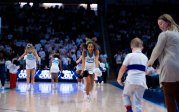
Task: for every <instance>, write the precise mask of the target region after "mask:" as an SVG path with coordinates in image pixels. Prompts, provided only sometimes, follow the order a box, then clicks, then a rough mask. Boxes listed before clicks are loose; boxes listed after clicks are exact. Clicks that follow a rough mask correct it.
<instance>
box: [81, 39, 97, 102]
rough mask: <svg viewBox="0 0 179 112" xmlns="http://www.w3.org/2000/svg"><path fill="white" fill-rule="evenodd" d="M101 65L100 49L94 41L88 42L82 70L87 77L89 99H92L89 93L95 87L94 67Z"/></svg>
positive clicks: (84, 52)
mask: <svg viewBox="0 0 179 112" xmlns="http://www.w3.org/2000/svg"><path fill="white" fill-rule="evenodd" d="M98 67H99V50H97V48H96V45H95V43H94V42H92V41H88V42H86V50H83V52H82V71H81V75H82V76H83V77H85V82H86V83H85V89H86V95H87V96H86V97H87V100H88V101H90V96H89V93H90V92H91V90H92V89H93V83H94V72H93V71H94V69H95V68H98Z"/></svg>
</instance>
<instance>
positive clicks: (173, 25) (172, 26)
mask: <svg viewBox="0 0 179 112" xmlns="http://www.w3.org/2000/svg"><path fill="white" fill-rule="evenodd" d="M158 20H163V21H165V22H167V23H168V24H169V26H168V27H167V30H170V31H179V26H178V25H177V24H176V23H175V21H174V20H173V18H172V16H171V15H169V14H163V15H161V16H159V18H158Z"/></svg>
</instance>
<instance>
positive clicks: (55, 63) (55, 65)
mask: <svg viewBox="0 0 179 112" xmlns="http://www.w3.org/2000/svg"><path fill="white" fill-rule="evenodd" d="M50 65H51V67H50V73H51V77H52V88H53V89H56V88H57V84H58V74H59V72H60V70H61V71H62V62H61V61H60V59H59V54H58V53H55V54H54V55H53V58H52V59H51V62H50ZM59 66H60V69H59ZM54 83H56V84H54Z"/></svg>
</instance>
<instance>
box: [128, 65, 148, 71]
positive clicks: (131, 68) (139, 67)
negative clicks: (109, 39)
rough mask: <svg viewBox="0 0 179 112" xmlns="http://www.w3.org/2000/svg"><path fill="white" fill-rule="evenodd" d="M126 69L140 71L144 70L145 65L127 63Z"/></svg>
mask: <svg viewBox="0 0 179 112" xmlns="http://www.w3.org/2000/svg"><path fill="white" fill-rule="evenodd" d="M127 70H140V71H144V72H145V71H146V67H145V66H144V65H140V64H133V65H128V66H127Z"/></svg>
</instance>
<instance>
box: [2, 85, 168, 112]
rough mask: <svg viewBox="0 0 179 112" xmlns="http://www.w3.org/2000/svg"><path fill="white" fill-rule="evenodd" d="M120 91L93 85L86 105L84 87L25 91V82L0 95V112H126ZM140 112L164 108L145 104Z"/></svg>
mask: <svg viewBox="0 0 179 112" xmlns="http://www.w3.org/2000/svg"><path fill="white" fill-rule="evenodd" d="M121 95H122V90H121V89H119V88H117V87H115V86H113V85H111V84H104V85H103V86H100V85H96V86H95V87H94V89H93V91H92V92H91V95H90V96H91V101H90V102H89V101H86V99H85V91H84V86H78V84H77V83H62V82H60V83H58V86H57V88H56V89H54V88H52V86H51V83H49V82H48V83H42V82H39V83H35V84H34V90H28V89H27V84H26V83H25V82H19V83H18V84H17V88H16V89H15V90H10V89H7V88H6V89H5V90H4V92H3V91H0V112H125V109H124V106H123V103H122V98H121ZM143 104H144V109H143V110H144V111H143V112H166V109H165V108H164V107H163V106H159V105H155V104H153V103H151V102H149V101H146V100H144V101H143Z"/></svg>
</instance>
